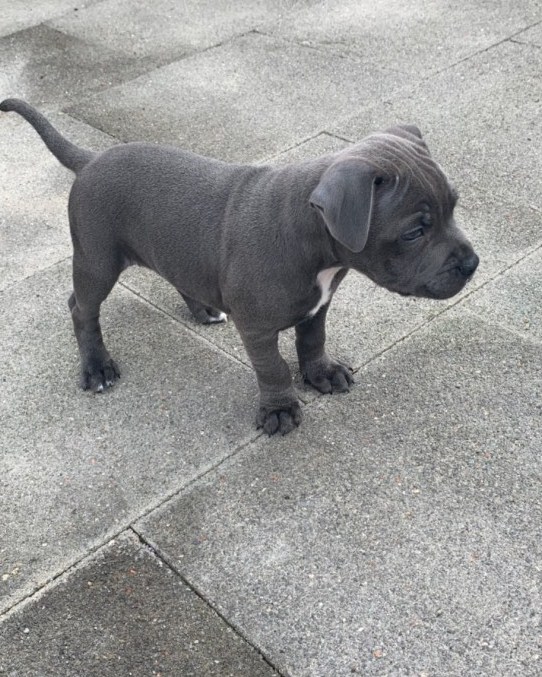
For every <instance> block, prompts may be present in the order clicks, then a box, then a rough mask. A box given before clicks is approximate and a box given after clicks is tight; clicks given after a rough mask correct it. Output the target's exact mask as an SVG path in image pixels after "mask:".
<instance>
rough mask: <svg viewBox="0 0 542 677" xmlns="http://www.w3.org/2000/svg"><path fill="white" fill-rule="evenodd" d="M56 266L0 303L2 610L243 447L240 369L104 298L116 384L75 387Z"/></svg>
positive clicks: (67, 275)
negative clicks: (103, 388)
mask: <svg viewBox="0 0 542 677" xmlns="http://www.w3.org/2000/svg"><path fill="white" fill-rule="evenodd" d="M70 288H71V271H70V265H69V264H68V263H65V264H61V265H58V266H54V267H52V268H50V269H49V270H47V271H42V272H40V273H38V274H36V275H34V276H33V277H32V278H29V279H27V280H25V281H24V282H21V283H19V284H17V285H15V286H13V287H11V288H10V289H9V290H8V291H6V292H3V296H2V297H1V302H0V326H1V327H2V340H1V341H0V351H1V357H0V359H1V363H2V365H3V367H2V391H1V395H0V418H1V420H2V426H1V429H0V448H1V449H2V450H3V453H2V455H1V456H0V486H1V490H0V504H1V507H0V513H1V514H2V516H3V518H2V522H3V529H2V539H1V542H0V561H1V563H2V565H1V577H3V578H2V583H1V586H2V598H3V601H2V608H5V607H6V606H8V605H9V604H11V603H13V602H14V601H17V600H19V599H20V598H21V597H22V596H24V595H26V594H28V593H29V592H31V591H32V590H33V589H35V588H37V587H40V586H42V585H43V584H44V583H45V582H46V581H48V580H50V578H51V577H52V576H54V575H56V574H58V573H59V572H60V571H62V570H63V569H64V568H66V566H68V565H70V564H71V563H73V562H74V561H77V559H78V558H80V557H81V554H82V553H84V552H86V551H88V550H89V549H90V548H92V547H93V546H94V545H95V544H96V543H98V544H99V543H102V542H103V541H104V539H105V538H106V537H107V535H110V534H112V533H113V534H114V533H116V532H118V531H119V530H120V529H121V528H122V527H123V526H124V525H126V524H128V523H129V522H130V520H131V519H134V517H135V516H138V515H140V514H141V513H142V511H145V510H147V509H149V507H152V506H153V505H156V504H157V503H159V502H160V501H161V500H163V498H164V497H165V496H167V495H168V494H170V493H173V492H175V491H177V490H178V489H179V488H180V487H182V486H184V485H185V484H186V483H187V482H190V481H192V480H193V479H194V478H195V477H197V476H198V475H199V474H200V473H202V472H205V471H206V470H208V469H209V468H210V467H212V466H213V465H214V464H215V463H217V462H219V461H221V460H222V459H224V458H225V457H226V456H227V455H228V454H231V453H233V452H234V451H235V450H236V449H237V448H238V447H239V446H240V445H242V444H246V443H247V442H248V441H250V440H252V439H254V438H255V437H256V435H257V432H256V430H255V427H254V417H255V414H256V410H257V386H256V382H255V379H254V375H253V374H252V372H251V371H250V370H248V369H247V368H245V367H243V366H242V365H240V364H239V363H238V362H235V361H233V360H231V359H229V358H227V357H226V356H224V354H223V353H219V352H217V351H215V350H214V349H212V348H210V347H209V346H208V345H205V344H203V343H202V342H201V341H200V340H199V339H197V338H194V337H193V335H190V333H188V332H186V331H185V330H184V329H183V328H182V327H181V326H180V325H179V323H177V322H174V321H172V320H171V319H170V318H168V317H166V316H164V315H163V314H161V313H159V312H158V311H156V310H155V309H153V308H152V307H150V306H149V305H148V304H146V303H144V302H143V301H141V300H140V299H137V298H136V297H134V296H133V295H132V294H130V293H129V292H127V291H126V290H125V289H123V288H122V287H120V286H117V287H116V288H115V289H114V290H113V292H112V294H111V296H110V297H109V298H108V300H107V301H106V303H105V304H104V306H103V315H102V317H103V322H102V327H103V331H104V336H105V341H106V345H107V344H108V345H109V350H110V352H111V354H112V356H113V357H114V359H116V360H117V361H118V363H119V366H120V368H121V372H122V377H121V380H120V381H119V383H118V384H117V385H116V386H115V388H113V389H112V390H111V391H110V392H108V393H106V394H104V395H94V394H91V393H83V392H82V391H80V390H79V388H78V385H77V380H78V354H77V347H76V343H75V339H74V337H73V330H72V327H71V319H70V317H69V313H68V310H67V298H68V295H69V293H70Z"/></svg>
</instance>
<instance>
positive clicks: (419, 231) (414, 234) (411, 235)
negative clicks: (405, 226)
mask: <svg viewBox="0 0 542 677" xmlns="http://www.w3.org/2000/svg"><path fill="white" fill-rule="evenodd" d="M424 235H425V230H424V228H423V227H422V226H418V228H414V229H413V230H409V231H407V232H406V233H403V234H402V235H401V239H402V240H407V241H408V242H410V241H411V240H417V239H418V238H419V237H423V236H424Z"/></svg>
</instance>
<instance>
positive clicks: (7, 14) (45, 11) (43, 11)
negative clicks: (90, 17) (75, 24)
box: [0, 0, 99, 36]
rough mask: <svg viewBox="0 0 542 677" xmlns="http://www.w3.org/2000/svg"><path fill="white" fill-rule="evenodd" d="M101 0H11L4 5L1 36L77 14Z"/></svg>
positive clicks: (0, 27)
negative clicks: (73, 13) (61, 15)
mask: <svg viewBox="0 0 542 677" xmlns="http://www.w3.org/2000/svg"><path fill="white" fill-rule="evenodd" d="M92 2H99V0H81V1H79V0H33V2H27V0H10V1H9V2H5V3H3V5H2V21H1V22H0V36H2V35H9V34H10V33H15V32H16V31H20V30H22V29H23V28H28V27H30V26H35V25H36V24H39V23H42V21H46V20H47V19H51V18H52V17H55V16H58V15H59V14H63V13H66V12H77V11H79V10H80V8H83V7H87V6H88V5H90V4H92Z"/></svg>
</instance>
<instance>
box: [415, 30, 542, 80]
mask: <svg viewBox="0 0 542 677" xmlns="http://www.w3.org/2000/svg"><path fill="white" fill-rule="evenodd" d="M539 23H540V20H539V21H535V22H534V23H533V24H530V25H529V26H524V27H523V28H521V29H520V30H518V31H516V32H515V33H512V34H511V35H508V36H507V37H505V38H503V39H502V40H498V41H497V42H494V43H493V44H491V45H488V46H487V47H483V48H482V49H478V50H477V51H475V52H473V53H472V54H469V55H468V56H465V57H463V58H462V59H459V61H456V62H455V63H453V64H449V65H448V66H444V67H443V68H440V69H438V70H436V71H434V72H433V73H431V74H430V75H429V76H428V77H427V78H422V79H424V80H425V79H431V78H433V77H435V76H437V75H440V74H441V73H445V72H446V71H449V70H452V69H453V68H455V67H456V66H459V65H460V64H462V63H464V62H465V61H470V60H471V59H475V58H476V57H477V56H480V54H484V53H485V52H489V51H490V50H492V49H494V48H495V47H499V45H502V44H504V43H505V42H511V43H514V44H517V45H524V46H527V45H530V43H523V42H516V41H514V40H513V38H514V37H515V36H516V35H520V34H521V33H524V32H525V31H527V30H529V29H530V28H533V27H534V26H538V24H539Z"/></svg>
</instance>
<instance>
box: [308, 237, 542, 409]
mask: <svg viewBox="0 0 542 677" xmlns="http://www.w3.org/2000/svg"><path fill="white" fill-rule="evenodd" d="M541 248H542V242H540V243H539V244H538V245H535V246H534V247H531V248H530V249H529V250H528V251H527V252H525V253H524V254H523V255H522V256H520V258H518V259H516V260H515V261H513V263H511V264H510V265H509V266H507V267H506V268H503V269H501V270H499V271H497V272H496V273H495V275H493V276H492V277H490V278H488V279H487V280H486V281H485V282H482V284H480V285H479V286H478V287H476V288H474V289H472V290H471V291H469V292H468V293H466V294H465V295H464V296H462V297H461V298H460V299H457V301H453V302H451V303H449V304H448V305H447V306H446V307H445V308H443V309H442V310H441V311H440V312H437V313H436V314H435V315H433V316H432V317H430V318H428V319H427V320H425V321H423V322H421V323H420V324H418V325H417V326H416V327H414V328H413V329H412V330H411V331H409V332H408V333H407V334H404V335H403V336H400V337H399V338H398V339H396V340H395V341H393V342H392V343H389V344H388V345H387V346H386V347H385V348H383V349H382V350H380V351H379V352H378V353H375V354H374V355H372V356H371V357H370V358H369V359H368V360H366V361H365V362H363V363H362V364H360V366H359V367H357V368H356V369H354V370H353V373H354V374H357V373H358V372H359V371H361V370H362V369H364V368H365V367H367V366H368V365H369V364H371V363H372V362H374V361H375V360H377V359H379V358H380V357H381V356H382V355H384V354H385V353H387V352H388V351H389V350H392V349H393V348H394V347H395V346H397V345H398V344H400V343H402V342H403V341H406V340H407V339H409V338H410V337H411V336H413V335H414V334H417V333H418V332H419V331H421V330H422V329H424V328H425V327H427V326H429V324H430V323H431V322H434V321H435V320H437V319H438V318H440V317H441V316H442V315H444V314H445V313H448V312H450V311H451V310H452V308H455V307H456V306H459V305H461V304H463V303H465V302H466V301H467V299H470V297H471V296H473V295H474V294H477V293H478V292H479V291H480V290H481V289H483V288H484V287H486V286H487V285H488V284H491V283H492V282H494V281H495V280H497V279H498V278H500V277H502V276H503V275H505V274H506V273H507V272H508V271H509V270H511V269H512V268H514V267H515V266H517V265H519V264H520V263H521V262H522V261H524V260H525V259H526V258H528V257H529V256H531V255H533V254H534V253H536V252H537V251H538V250H539V249H541ZM471 315H472V313H471ZM317 399H318V398H317ZM309 404H310V403H309ZM307 406H308V405H307Z"/></svg>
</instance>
